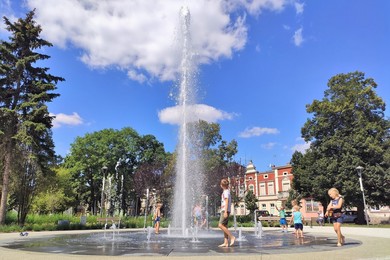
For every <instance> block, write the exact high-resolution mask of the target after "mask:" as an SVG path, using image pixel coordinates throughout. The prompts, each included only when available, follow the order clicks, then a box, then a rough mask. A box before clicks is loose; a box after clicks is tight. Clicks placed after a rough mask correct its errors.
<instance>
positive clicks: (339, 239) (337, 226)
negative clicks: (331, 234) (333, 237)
mask: <svg viewBox="0 0 390 260" xmlns="http://www.w3.org/2000/svg"><path fill="white" fill-rule="evenodd" d="M333 228H334V231H335V232H336V234H337V246H342V245H343V244H344V242H345V241H344V240H345V237H344V236H343V234H341V223H338V222H334V223H333Z"/></svg>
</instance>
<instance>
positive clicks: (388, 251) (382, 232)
mask: <svg viewBox="0 0 390 260" xmlns="http://www.w3.org/2000/svg"><path fill="white" fill-rule="evenodd" d="M248 230H251V229H248ZM272 230H278V229H277V228H264V231H272ZM290 231H292V229H290ZM83 232H84V233H86V232H91V231H54V232H30V233H29V237H31V238H35V237H36V238H38V237H44V236H50V235H55V234H70V233H83ZM94 232H99V231H94ZM342 232H343V234H344V235H345V237H346V244H348V241H350V242H351V241H359V242H360V244H357V245H356V246H344V247H336V245H334V248H333V247H332V248H330V250H328V251H322V250H321V251H314V252H313V250H311V251H310V252H304V251H299V252H297V251H296V250H291V253H285V251H284V253H278V252H277V251H272V253H267V251H264V252H263V253H261V254H258V255H257V254H248V255H245V254H239V255H237V254H234V253H232V251H229V253H226V254H219V255H202V256H201V258H202V259H205V260H208V259H217V260H218V259H224V260H225V259H232V260H244V259H245V260H251V259H253V260H254V259H257V260H260V259H265V260H267V259H289V260H298V259H299V260H304V259H389V260H390V229H386V228H373V227H371V228H367V227H342ZM304 233H305V234H306V235H308V236H321V237H327V238H328V239H329V240H330V241H333V240H334V241H333V242H334V244H335V243H336V234H335V233H334V231H333V227H331V226H325V227H318V226H314V227H313V228H310V227H308V226H305V228H304ZM291 236H292V235H291ZM18 239H20V236H19V234H18V233H2V234H0V259H1V260H3V259H4V260H13V259H26V260H27V259H28V260H30V259H31V260H38V259H39V260H41V259H59V260H69V259H80V258H82V259H86V260H90V259H91V260H92V259H93V260H100V259H123V258H128V259H132V260H147V259H154V260H155V258H160V257H161V256H135V255H122V256H100V255H70V254H53V253H40V252H29V251H21V250H16V249H8V248H4V247H1V245H4V244H5V243H9V242H13V241H17V240H18ZM199 257H200V256H199V255H193V256H162V257H161V258H168V259H177V260H181V259H183V260H184V259H186V260H192V259H198V258H199Z"/></svg>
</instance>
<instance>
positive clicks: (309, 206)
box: [306, 199, 319, 212]
mask: <svg viewBox="0 0 390 260" xmlns="http://www.w3.org/2000/svg"><path fill="white" fill-rule="evenodd" d="M318 211H319V203H318V202H317V201H314V200H312V199H307V200H306V212H318Z"/></svg>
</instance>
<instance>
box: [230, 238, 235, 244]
mask: <svg viewBox="0 0 390 260" xmlns="http://www.w3.org/2000/svg"><path fill="white" fill-rule="evenodd" d="M235 241H236V237H232V239H230V246H233V245H234V242H235Z"/></svg>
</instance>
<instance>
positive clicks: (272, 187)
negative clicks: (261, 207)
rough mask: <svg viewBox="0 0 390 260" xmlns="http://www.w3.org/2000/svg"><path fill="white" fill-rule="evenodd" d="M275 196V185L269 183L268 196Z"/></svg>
mask: <svg viewBox="0 0 390 260" xmlns="http://www.w3.org/2000/svg"><path fill="white" fill-rule="evenodd" d="M274 194H275V190H274V183H273V182H268V195H274Z"/></svg>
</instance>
